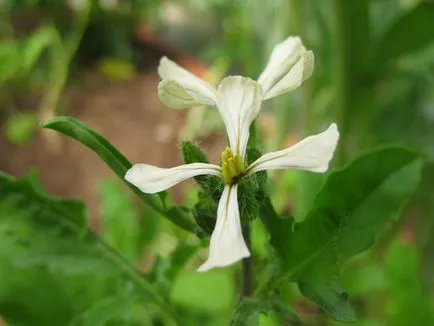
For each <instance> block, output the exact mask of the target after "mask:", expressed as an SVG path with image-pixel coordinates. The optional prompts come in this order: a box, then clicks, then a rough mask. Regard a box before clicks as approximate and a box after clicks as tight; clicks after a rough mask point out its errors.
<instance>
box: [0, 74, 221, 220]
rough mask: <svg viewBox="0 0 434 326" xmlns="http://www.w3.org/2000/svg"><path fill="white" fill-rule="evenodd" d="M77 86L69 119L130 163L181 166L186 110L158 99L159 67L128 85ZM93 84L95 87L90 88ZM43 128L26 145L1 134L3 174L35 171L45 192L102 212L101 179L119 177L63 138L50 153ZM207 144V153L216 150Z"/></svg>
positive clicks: (69, 98) (68, 96)
mask: <svg viewBox="0 0 434 326" xmlns="http://www.w3.org/2000/svg"><path fill="white" fill-rule="evenodd" d="M89 78H91V79H92V78H93V79H95V78H96V79H98V80H97V81H95V80H91V81H90V82H89V81H86V82H85V83H84V84H85V85H84V86H83V85H80V86H79V87H77V88H68V89H67V90H66V91H65V93H64V98H63V102H64V104H66V107H68V110H67V112H66V114H67V115H71V116H73V117H76V118H78V119H80V120H82V121H84V122H85V123H86V124H88V125H89V126H90V127H92V128H93V129H95V130H96V131H97V132H99V133H101V134H102V135H103V136H105V137H106V138H107V139H108V140H109V141H110V142H112V144H113V145H114V146H115V147H116V148H118V149H119V150H120V151H121V152H122V153H123V154H124V155H125V156H126V157H127V158H128V159H129V160H130V161H131V162H132V163H136V162H147V163H150V164H156V165H158V166H162V167H170V166H173V165H174V164H179V163H181V157H180V152H179V140H178V133H179V130H180V128H181V127H182V125H183V122H184V119H185V118H186V113H187V112H186V111H176V110H171V109H168V108H166V107H165V106H164V105H163V104H162V103H161V102H160V101H159V99H158V96H157V85H158V82H159V77H158V75H157V73H156V67H154V69H151V70H150V71H149V72H148V73H146V74H141V75H138V76H137V77H135V78H134V79H132V80H129V81H123V82H104V81H102V80H100V77H98V76H96V77H95V76H91V77H89ZM86 85H92V86H86ZM43 132H48V133H56V132H54V131H50V130H43V129H41V130H39V131H38V133H37V135H36V136H35V138H34V139H33V141H32V142H31V143H30V144H29V145H28V146H25V147H18V146H16V145H13V144H11V143H10V142H9V141H8V139H6V138H5V136H4V135H3V134H2V135H1V136H0V153H1V155H0V170H3V171H6V172H8V173H11V174H13V175H16V176H23V175H25V174H26V173H28V171H29V169H30V168H31V167H37V169H38V171H39V175H40V178H41V181H42V183H43V184H44V186H45V188H46V189H47V190H48V191H49V192H50V193H53V194H55V195H59V196H65V197H77V198H81V199H83V200H84V201H85V202H86V204H87V205H88V208H89V212H90V215H91V217H96V216H97V214H98V203H99V197H98V184H99V181H100V180H101V178H116V176H115V175H114V173H113V172H111V170H109V168H107V167H106V165H105V164H104V162H103V161H102V160H101V159H100V158H99V157H98V156H97V155H96V154H94V153H93V152H92V151H91V150H89V149H87V148H86V147H84V146H83V145H81V144H79V143H78V142H76V141H73V140H71V139H68V138H67V137H66V136H63V135H60V134H58V135H59V137H58V138H59V142H60V144H61V146H60V148H59V150H57V151H53V150H50V146H49V144H48V143H47V141H46V137H44V136H43V134H42V133H43ZM214 143H215V142H214V140H213V139H208V140H204V141H202V142H201V145H203V146H204V147H205V150H207V149H208V150H211V151H212V148H213V147H215V146H213V144H214Z"/></svg>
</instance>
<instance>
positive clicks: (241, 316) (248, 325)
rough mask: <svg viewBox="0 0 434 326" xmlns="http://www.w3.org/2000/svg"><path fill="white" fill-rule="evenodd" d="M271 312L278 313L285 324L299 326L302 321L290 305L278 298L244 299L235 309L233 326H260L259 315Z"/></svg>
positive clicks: (231, 322) (232, 320) (231, 323)
mask: <svg viewBox="0 0 434 326" xmlns="http://www.w3.org/2000/svg"><path fill="white" fill-rule="evenodd" d="M270 311H274V312H276V313H277V314H278V315H279V317H281V319H282V321H283V322H290V323H291V324H292V325H295V324H297V325H298V324H299V323H300V320H299V318H298V316H297V314H296V313H295V311H294V310H293V309H292V308H291V307H290V306H289V304H287V303H285V302H283V301H281V300H279V299H278V298H264V299H254V298H244V299H243V300H242V301H240V302H239V303H238V305H237V307H236V308H235V312H234V314H233V315H232V318H231V321H230V325H231V326H258V325H259V315H260V314H267V313H269V312H270Z"/></svg>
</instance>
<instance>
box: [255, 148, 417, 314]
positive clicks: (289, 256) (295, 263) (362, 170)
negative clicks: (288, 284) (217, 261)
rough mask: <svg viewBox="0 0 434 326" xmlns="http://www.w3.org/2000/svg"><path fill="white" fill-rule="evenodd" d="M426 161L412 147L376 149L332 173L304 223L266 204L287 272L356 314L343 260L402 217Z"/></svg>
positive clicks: (340, 310)
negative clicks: (344, 285)
mask: <svg viewBox="0 0 434 326" xmlns="http://www.w3.org/2000/svg"><path fill="white" fill-rule="evenodd" d="M421 167H422V159H421V158H420V156H419V155H417V154H415V153H412V152H410V151H407V150H404V149H399V148H386V149H380V150H375V151H372V152H368V153H366V154H364V155H361V156H360V157H358V158H357V159H356V160H354V161H353V162H352V163H351V164H350V165H348V166H347V167H346V168H344V169H342V170H340V171H337V172H334V173H331V174H330V175H329V177H328V178H327V180H326V182H325V184H324V186H323V188H322V189H321V191H320V192H319V193H318V195H317V197H316V199H315V203H314V208H313V209H312V211H311V212H310V213H309V214H308V216H307V218H306V220H305V221H304V222H302V223H297V224H294V220H293V219H292V218H286V219H282V218H280V217H279V216H277V214H276V213H275V212H274V210H273V209H272V207H271V204H270V203H267V204H266V205H264V207H263V208H262V212H261V215H262V216H261V218H262V220H263V222H264V223H265V225H266V226H267V228H268V230H269V232H270V234H271V244H272V246H273V247H274V248H275V249H276V250H277V252H278V253H279V255H280V256H281V257H282V259H283V263H282V264H283V266H282V269H283V272H284V275H285V278H289V279H291V280H293V281H296V282H297V283H298V284H299V287H300V290H301V292H302V293H303V294H304V295H305V296H307V297H308V298H310V299H311V300H313V301H314V302H316V303H317V304H319V305H320V306H321V307H322V308H324V309H325V310H326V311H327V312H328V313H329V314H330V315H331V316H332V317H333V318H335V319H338V320H342V321H351V320H354V318H355V316H354V312H353V310H352V308H351V307H350V306H349V304H348V302H347V298H348V295H347V294H346V292H345V291H344V290H343V289H341V287H340V286H339V285H338V283H337V279H338V276H339V272H340V270H341V268H342V265H343V264H344V263H345V261H347V260H348V259H349V258H350V257H352V256H354V255H356V254H358V253H360V252H362V251H363V250H365V249H367V248H368V247H369V246H371V245H372V244H373V242H374V241H375V239H376V237H377V236H378V235H379V234H380V233H381V232H382V231H384V230H385V229H386V228H387V227H388V226H389V225H390V224H391V223H393V222H394V221H395V220H396V219H397V217H398V216H399V213H400V212H401V210H402V208H403V207H404V205H405V203H406V202H407V200H408V198H409V197H410V196H411V195H412V193H413V192H414V190H415V189H416V187H417V185H418V183H419V180H420V173H421ZM339 194H340V195H339ZM290 230H293V232H292V233H289V232H291V231H290Z"/></svg>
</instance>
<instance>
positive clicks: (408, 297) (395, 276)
mask: <svg viewBox="0 0 434 326" xmlns="http://www.w3.org/2000/svg"><path fill="white" fill-rule="evenodd" d="M386 270H387V280H388V282H389V291H390V300H389V302H388V309H387V312H388V323H387V324H388V325H390V326H407V325H432V324H433V323H434V309H433V308H432V306H431V305H430V302H429V297H428V292H427V290H426V287H425V285H424V284H423V282H422V280H421V259H420V256H419V253H418V252H417V249H416V248H415V247H413V246H411V245H406V244H403V243H400V242H398V241H395V242H392V243H391V244H390V247H389V249H388V251H387V253H386Z"/></svg>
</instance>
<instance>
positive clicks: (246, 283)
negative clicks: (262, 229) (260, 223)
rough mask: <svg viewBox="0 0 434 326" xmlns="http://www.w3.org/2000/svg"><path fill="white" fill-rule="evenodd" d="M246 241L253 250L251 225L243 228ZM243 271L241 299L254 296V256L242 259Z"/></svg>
mask: <svg viewBox="0 0 434 326" xmlns="http://www.w3.org/2000/svg"><path fill="white" fill-rule="evenodd" d="M243 237H244V241H245V242H246V245H247V248H249V251H251V247H252V243H251V230H250V225H247V226H246V227H244V230H243ZM242 266H243V273H242V280H241V281H242V292H241V299H242V298H244V297H251V296H252V281H253V279H252V277H253V275H252V269H253V268H252V267H253V266H252V257H251V256H250V257H247V258H244V259H243V261H242Z"/></svg>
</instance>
